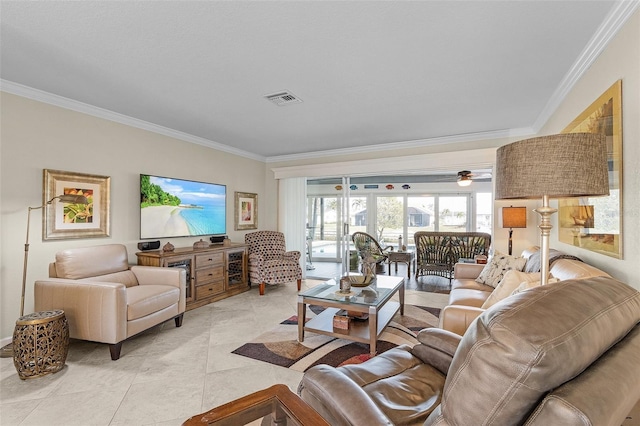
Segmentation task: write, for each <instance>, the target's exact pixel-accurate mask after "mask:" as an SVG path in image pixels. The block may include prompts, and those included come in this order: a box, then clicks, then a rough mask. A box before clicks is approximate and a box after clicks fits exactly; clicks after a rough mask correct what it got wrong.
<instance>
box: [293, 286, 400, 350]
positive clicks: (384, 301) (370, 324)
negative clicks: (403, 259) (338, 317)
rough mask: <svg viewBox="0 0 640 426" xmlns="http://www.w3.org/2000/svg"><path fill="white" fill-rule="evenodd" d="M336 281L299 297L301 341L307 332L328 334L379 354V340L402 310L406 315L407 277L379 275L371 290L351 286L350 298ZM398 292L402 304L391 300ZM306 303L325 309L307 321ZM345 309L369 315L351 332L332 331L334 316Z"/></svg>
mask: <svg viewBox="0 0 640 426" xmlns="http://www.w3.org/2000/svg"><path fill="white" fill-rule="evenodd" d="M339 291H340V286H339V285H337V284H336V282H335V281H334V280H329V281H327V282H325V283H324V284H320V285H317V286H315V287H313V288H311V289H309V290H307V291H304V292H300V293H299V294H298V341H300V342H303V341H304V332H305V331H310V332H313V333H319V334H325V335H327V336H333V337H338V338H341V339H347V340H353V341H355V342H361V343H368V344H369V352H370V354H371V356H374V355H375V354H376V343H377V341H378V337H379V336H380V334H382V332H383V331H384V329H385V328H386V327H387V325H389V323H390V322H391V319H392V318H393V316H394V315H395V314H396V312H398V310H399V311H400V315H404V278H403V277H386V276H384V275H378V276H377V279H376V281H375V283H374V284H372V285H370V286H368V287H351V292H350V293H349V294H348V295H344V294H341V293H340V292H339ZM396 293H398V299H399V300H400V303H398V302H396V301H394V300H391V298H392V297H393V295H394V294H396ZM307 304H309V305H318V306H324V307H325V308H326V309H325V310H324V311H322V312H321V313H320V314H318V315H316V316H315V317H313V318H311V319H310V320H309V322H306V313H307ZM341 309H344V310H346V311H349V313H350V314H353V315H356V316H362V315H368V316H369V317H368V319H366V320H362V319H353V320H351V322H350V324H349V329H348V330H336V329H334V328H333V316H334V315H335V314H336V313H337V312H338V311H340V310H341Z"/></svg>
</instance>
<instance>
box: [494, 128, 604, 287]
mask: <svg viewBox="0 0 640 426" xmlns="http://www.w3.org/2000/svg"><path fill="white" fill-rule="evenodd" d="M495 178H496V199H497V200H510V199H540V198H542V206H541V207H538V208H537V209H535V210H534V211H535V212H536V213H538V214H539V215H540V225H539V226H538V227H539V228H540V231H541V237H540V250H541V257H540V282H541V284H542V285H545V284H547V283H548V280H549V234H550V233H551V229H552V228H553V226H552V225H551V216H552V215H553V214H554V213H555V212H556V211H557V209H554V208H552V207H550V206H549V199H550V198H571V197H593V196H599V195H609V173H608V162H607V146H606V138H605V136H604V135H601V134H595V133H564V134H558V135H549V136H542V137H538V138H532V139H525V140H522V141H518V142H514V143H511V144H508V145H504V146H502V147H500V148H498V151H497V153H496V173H495Z"/></svg>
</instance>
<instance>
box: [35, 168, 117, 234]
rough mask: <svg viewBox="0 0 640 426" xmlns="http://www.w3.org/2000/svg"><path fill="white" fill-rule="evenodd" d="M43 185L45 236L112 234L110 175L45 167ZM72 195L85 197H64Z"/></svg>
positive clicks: (43, 230) (43, 232)
mask: <svg viewBox="0 0 640 426" xmlns="http://www.w3.org/2000/svg"><path fill="white" fill-rule="evenodd" d="M43 185H44V189H43V191H42V196H43V197H42V204H44V213H43V215H42V221H43V222H44V223H43V225H44V226H43V227H42V239H43V240H64V239H71V238H98V237H108V236H109V232H110V219H109V201H110V200H109V197H110V194H109V191H110V186H111V178H110V177H109V176H98V175H90V174H83V173H73V172H63V171H60V170H49V169H45V170H44V176H43ZM70 195H77V196H78V199H79V200H82V201H81V202H77V203H76V202H65V201H64V200H65V198H67V197H64V198H61V197H62V196H70ZM71 198H73V197H71Z"/></svg>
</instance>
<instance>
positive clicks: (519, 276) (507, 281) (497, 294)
mask: <svg viewBox="0 0 640 426" xmlns="http://www.w3.org/2000/svg"><path fill="white" fill-rule="evenodd" d="M535 281H537V282H538V285H540V274H539V273H538V272H535V273H530V274H528V273H526V272H520V271H516V270H511V271H507V272H506V273H505V274H504V277H502V280H500V283H499V284H498V285H497V286H496V288H495V290H493V292H491V294H490V295H489V297H488V298H487V300H485V302H484V303H483V304H482V306H481V308H482V309H488V308H489V307H491V306H493V305H495V304H496V303H498V302H499V301H501V300H502V299H504V298H506V297H509V296H511V293H513V291H514V290H515V289H516V288H518V286H519V285H520V283H532V282H535Z"/></svg>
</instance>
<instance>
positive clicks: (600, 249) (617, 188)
mask: <svg viewBox="0 0 640 426" xmlns="http://www.w3.org/2000/svg"><path fill="white" fill-rule="evenodd" d="M578 132H583V133H601V134H603V135H605V136H606V138H607V161H608V163H609V195H608V196H606V197H583V198H567V199H561V200H558V207H559V214H558V222H559V223H558V228H559V229H558V238H559V239H560V241H561V242H563V243H566V244H570V245H573V246H576V247H580V248H583V249H585V250H590V251H594V252H596V253H601V254H605V255H607V256H611V257H615V258H617V259H622V217H621V215H620V212H621V211H622V80H618V81H616V82H615V83H614V84H613V86H611V87H610V88H609V89H607V91H606V92H604V93H603V94H602V96H600V97H599V98H598V99H596V101H595V102H593V103H592V104H591V105H589V107H588V108H587V109H586V110H584V112H583V113H582V114H580V115H579V116H578V117H577V118H576V119H575V120H573V121H572V122H571V124H569V125H568V126H567V127H566V128H565V129H564V130H563V133H578ZM576 178H580V177H579V176H577V177H576Z"/></svg>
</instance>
